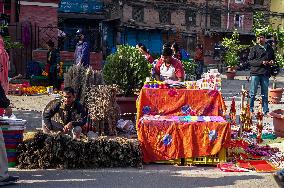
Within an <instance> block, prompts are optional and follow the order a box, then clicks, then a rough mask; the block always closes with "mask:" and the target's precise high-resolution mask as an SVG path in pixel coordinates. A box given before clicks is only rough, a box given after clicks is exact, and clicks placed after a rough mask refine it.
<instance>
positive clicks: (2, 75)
mask: <svg viewBox="0 0 284 188" xmlns="http://www.w3.org/2000/svg"><path fill="white" fill-rule="evenodd" d="M8 67H9V55H8V53H7V51H6V50H5V48H4V40H3V38H2V37H1V36H0V83H1V85H2V87H3V89H4V91H5V93H6V94H7V93H8V89H9V82H8V71H9V70H8Z"/></svg>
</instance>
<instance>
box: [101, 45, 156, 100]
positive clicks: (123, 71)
mask: <svg viewBox="0 0 284 188" xmlns="http://www.w3.org/2000/svg"><path fill="white" fill-rule="evenodd" d="M106 61H107V64H106V65H105V66H104V69H103V76H104V80H105V82H106V84H117V85H118V86H119V87H120V89H122V90H123V94H124V95H125V96H132V95H134V91H135V89H140V88H142V86H143V84H144V81H145V80H146V77H149V76H150V70H151V66H150V64H149V63H148V61H147V60H146V59H145V57H144V56H143V55H142V54H141V52H139V51H138V50H137V49H136V48H135V47H132V46H129V45H121V46H119V47H118V49H117V52H116V53H114V54H111V55H109V56H108V57H107V59H106Z"/></svg>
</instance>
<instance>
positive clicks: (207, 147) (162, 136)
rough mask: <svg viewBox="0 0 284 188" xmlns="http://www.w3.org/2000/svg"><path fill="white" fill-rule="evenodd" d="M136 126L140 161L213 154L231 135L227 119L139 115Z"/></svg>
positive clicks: (224, 144) (223, 145)
mask: <svg viewBox="0 0 284 188" xmlns="http://www.w3.org/2000/svg"><path fill="white" fill-rule="evenodd" d="M137 128H138V129H137V130H138V139H139V141H140V143H141V149H142V153H143V161H144V162H154V161H159V160H170V159H179V158H190V157H198V156H208V155H215V154H217V153H218V152H219V151H220V150H221V148H222V147H226V145H227V144H228V143H229V142H230V139H231V131H230V123H228V122H177V121H163V120H148V119H143V118H141V119H140V121H139V123H138V127H137Z"/></svg>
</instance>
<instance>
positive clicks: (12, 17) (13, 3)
mask: <svg viewBox="0 0 284 188" xmlns="http://www.w3.org/2000/svg"><path fill="white" fill-rule="evenodd" d="M15 22H16V0H11V14H10V23H12V24H13V23H15Z"/></svg>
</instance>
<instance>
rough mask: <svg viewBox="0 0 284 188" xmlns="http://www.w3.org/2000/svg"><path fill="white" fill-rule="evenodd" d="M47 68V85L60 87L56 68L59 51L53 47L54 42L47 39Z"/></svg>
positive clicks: (55, 87)
mask: <svg viewBox="0 0 284 188" xmlns="http://www.w3.org/2000/svg"><path fill="white" fill-rule="evenodd" d="M47 47H48V52H47V69H48V70H46V71H47V72H48V80H49V85H50V86H53V88H54V89H60V88H59V83H58V79H57V78H58V75H57V74H58V68H57V67H59V61H60V56H59V51H58V50H56V49H55V48H54V42H52V41H51V40H49V41H48V42H47Z"/></svg>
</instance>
